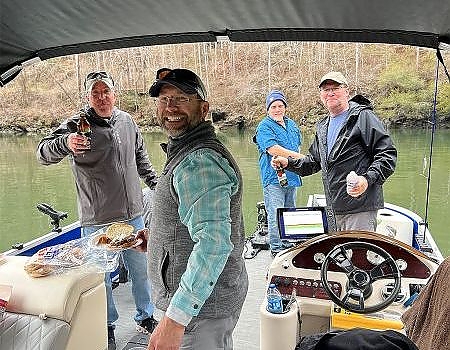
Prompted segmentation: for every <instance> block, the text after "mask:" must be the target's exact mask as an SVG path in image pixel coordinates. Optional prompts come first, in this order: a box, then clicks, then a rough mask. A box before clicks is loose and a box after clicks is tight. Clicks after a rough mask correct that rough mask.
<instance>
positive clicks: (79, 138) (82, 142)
mask: <svg viewBox="0 0 450 350" xmlns="http://www.w3.org/2000/svg"><path fill="white" fill-rule="evenodd" d="M67 147H69V149H70V150H71V151H72V153H73V154H75V155H79V154H83V153H84V152H86V151H89V150H90V149H91V141H90V139H89V138H88V137H86V136H83V135H79V134H77V133H76V132H73V133H71V134H69V136H67Z"/></svg>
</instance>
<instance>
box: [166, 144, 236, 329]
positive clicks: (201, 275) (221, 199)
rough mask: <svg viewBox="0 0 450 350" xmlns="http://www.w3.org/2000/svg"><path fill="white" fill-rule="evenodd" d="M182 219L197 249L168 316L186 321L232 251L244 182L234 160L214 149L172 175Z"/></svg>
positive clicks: (195, 155)
mask: <svg viewBox="0 0 450 350" xmlns="http://www.w3.org/2000/svg"><path fill="white" fill-rule="evenodd" d="M173 185H174V188H175V191H176V193H177V195H178V198H179V209H178V213H179V215H180V219H181V222H182V223H183V224H184V225H186V226H187V228H188V229H189V233H190V236H191V238H192V240H193V241H194V248H193V250H192V253H191V255H190V257H189V260H188V264H187V268H186V271H185V272H184V274H183V275H182V277H181V281H180V286H179V287H178V290H177V291H176V292H175V294H174V296H173V298H172V300H171V302H170V306H169V308H168V310H167V312H166V315H167V316H168V317H170V318H172V319H174V320H175V321H177V322H180V323H181V324H184V325H187V323H189V322H190V320H191V318H192V317H193V316H196V315H198V313H199V312H200V309H201V307H202V306H203V304H204V303H205V301H206V299H207V298H208V297H209V295H210V294H211V292H212V290H213V289H214V286H215V284H216V282H217V279H218V278H219V275H220V274H221V272H222V270H223V268H224V266H225V263H226V262H227V260H228V257H229V255H230V253H231V251H232V249H233V244H232V242H231V238H230V236H231V219H230V198H231V196H232V195H233V194H234V193H236V191H237V190H238V186H239V180H238V178H237V175H236V173H235V171H234V169H233V168H232V167H231V165H230V164H229V162H228V161H227V160H226V159H225V158H223V157H222V156H221V155H220V154H218V153H217V152H215V151H213V150H211V149H207V148H205V149H200V150H196V151H194V152H192V153H191V154H189V155H188V156H187V157H186V158H185V159H183V160H182V161H181V162H180V164H179V165H178V166H177V168H176V169H175V171H174V174H173Z"/></svg>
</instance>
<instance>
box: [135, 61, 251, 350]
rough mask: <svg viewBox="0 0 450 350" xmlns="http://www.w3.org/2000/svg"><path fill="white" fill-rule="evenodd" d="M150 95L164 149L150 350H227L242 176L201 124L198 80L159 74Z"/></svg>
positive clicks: (152, 244)
mask: <svg viewBox="0 0 450 350" xmlns="http://www.w3.org/2000/svg"><path fill="white" fill-rule="evenodd" d="M149 93H150V96H151V97H154V98H155V104H156V116H157V119H158V122H159V124H160V126H161V127H162V129H163V130H165V131H166V133H167V134H168V143H167V144H165V145H164V147H163V149H164V151H165V152H166V153H167V161H166V164H165V166H164V169H163V171H162V174H161V176H160V177H159V179H158V184H157V186H156V189H155V194H154V196H153V197H154V199H153V200H154V203H153V206H152V220H151V226H150V231H149V232H150V233H149V236H148V247H149V250H148V269H149V277H150V281H151V284H152V291H153V293H152V297H153V298H152V299H153V301H154V302H155V307H156V310H155V318H156V319H157V320H158V321H159V324H158V326H157V327H156V328H155V330H154V331H153V333H152V335H151V337H150V339H149V345H148V349H179V348H180V347H182V348H183V349H191V350H216V349H217V350H218V349H227V350H230V349H232V348H233V339H232V332H233V330H234V327H235V326H236V323H237V321H238V318H239V315H240V312H241V308H242V305H243V303H244V299H245V296H246V294H247V288H248V278H247V271H246V269H245V264H244V260H243V257H242V252H243V247H244V240H245V236H244V222H243V215H242V176H241V173H240V170H239V167H238V165H237V163H236V161H235V160H234V159H233V156H232V155H231V153H230V152H229V151H228V150H227V149H226V148H225V146H224V145H223V144H222V143H221V142H220V141H219V140H218V139H217V136H216V134H215V131H214V126H213V125H212V123H211V121H210V120H207V115H208V111H209V103H208V102H207V94H206V89H205V86H204V85H203V82H202V81H201V79H200V78H199V77H198V76H197V74H195V73H194V72H192V71H190V70H187V69H169V68H162V69H160V70H158V72H157V74H156V80H155V81H154V83H153V85H152V86H151V87H150V90H149ZM145 246H146V244H145V243H144V244H143V247H145Z"/></svg>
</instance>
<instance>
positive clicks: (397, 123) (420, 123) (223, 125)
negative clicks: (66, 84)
mask: <svg viewBox="0 0 450 350" xmlns="http://www.w3.org/2000/svg"><path fill="white" fill-rule="evenodd" d="M137 122H138V125H139V127H140V129H141V131H142V132H154V131H159V130H160V129H159V126H158V125H155V124H152V125H150V124H148V123H139V120H138V121H137ZM213 122H214V125H215V126H216V127H217V128H218V129H219V130H222V131H226V130H228V129H235V128H237V129H238V130H244V129H247V128H254V127H255V126H256V124H257V122H258V121H256V122H255V121H254V120H252V119H246V118H244V117H243V116H238V117H227V118H225V119H221V120H216V121H213ZM297 122H298V123H299V125H300V127H301V128H302V129H304V130H314V128H315V124H316V121H315V120H301V121H297ZM384 123H385V125H386V126H387V127H388V128H393V129H399V128H421V129H425V128H430V127H431V121H430V120H428V119H416V118H408V117H399V118H397V119H390V120H384ZM57 126H58V124H56V123H52V125H39V126H37V125H35V124H32V123H31V122H30V123H29V124H26V125H23V124H21V125H18V124H9V125H8V124H3V125H2V124H0V134H4V135H17V136H20V135H34V134H39V135H40V134H48V133H49V132H51V130H53V129H54V128H55V127H57ZM436 127H437V128H442V129H449V128H450V116H449V117H446V118H442V119H439V120H438V121H437V123H436Z"/></svg>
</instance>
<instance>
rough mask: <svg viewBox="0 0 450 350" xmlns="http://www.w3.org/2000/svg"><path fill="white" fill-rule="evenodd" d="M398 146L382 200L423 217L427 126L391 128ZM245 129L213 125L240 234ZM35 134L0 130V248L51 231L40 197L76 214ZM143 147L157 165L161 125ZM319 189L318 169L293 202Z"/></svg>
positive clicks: (69, 185)
mask: <svg viewBox="0 0 450 350" xmlns="http://www.w3.org/2000/svg"><path fill="white" fill-rule="evenodd" d="M391 134H392V137H393V139H394V142H395V144H396V145H397V148H398V151H399V158H398V162H397V169H396V172H395V173H394V175H393V176H391V177H390V178H389V180H388V181H387V182H386V184H385V185H384V193H385V200H386V201H387V202H390V203H394V204H397V205H400V206H403V207H406V208H408V209H410V210H412V211H414V212H416V213H418V214H419V215H421V216H422V217H425V203H426V201H425V199H426V192H427V172H426V171H425V170H424V169H426V165H429V163H430V161H429V149H430V146H429V143H430V138H431V135H430V132H429V131H427V130H409V129H403V130H392V131H391ZM252 135H253V131H252V130H246V131H244V132H239V131H237V130H227V131H226V132H219V136H220V138H221V140H222V141H223V142H224V143H225V144H226V145H227V146H228V147H229V148H230V149H231V152H232V153H233V154H234V156H235V158H236V160H237V162H238V164H239V166H240V168H241V171H242V174H243V178H244V219H245V227H246V231H247V234H251V233H252V232H253V231H254V228H255V226H256V216H257V209H256V203H257V202H258V201H262V192H261V184H260V180H259V171H258V165H257V159H258V154H257V151H256V147H255V146H254V144H253V143H252V141H251V138H252ZM39 138H40V137H38V136H0V189H1V192H0V233H1V240H0V252H1V251H5V250H7V249H9V247H11V245H12V244H14V243H17V242H26V241H28V240H30V239H32V238H36V237H38V236H40V235H42V234H45V233H47V232H48V231H50V227H51V225H50V220H49V218H48V217H47V216H45V215H43V214H42V213H40V212H39V211H38V210H37V209H36V204H38V203H42V202H44V203H47V204H50V205H51V206H53V207H54V208H56V209H57V210H59V211H64V212H67V213H68V218H67V219H66V220H64V221H63V224H69V223H71V222H73V221H75V220H77V212H76V210H77V209H76V195H75V186H74V182H73V178H72V173H71V170H70V168H69V164H68V162H67V160H64V161H63V162H61V163H60V164H57V165H52V166H48V167H45V166H41V165H39V164H38V162H37V161H36V157H35V148H36V145H37V143H38V142H39ZM144 138H145V142H146V144H147V149H148V152H149V154H150V157H151V160H152V162H153V164H154V165H155V168H156V169H157V171H158V172H159V171H160V170H161V168H162V166H163V164H164V159H165V157H164V154H163V152H162V151H161V149H160V146H159V144H160V143H161V142H163V141H165V139H166V137H165V135H164V134H163V133H160V132H154V133H147V134H144ZM311 139H312V135H310V134H305V135H304V146H303V149H302V151H303V152H306V149H307V147H308V146H309V143H310V140H311ZM449 149H450V130H437V133H436V135H435V142H434V149H433V164H432V171H431V183H430V184H431V185H430V201H429V209H428V221H429V228H430V230H431V232H432V234H433V236H434V238H435V240H436V242H437V243H438V246H439V247H440V249H441V251H442V253H443V255H444V256H448V255H450V242H449V234H448V227H449V226H450V218H449V217H450V204H449V194H450V157H448V150H449ZM310 193H322V183H321V179H320V174H315V175H312V176H309V177H305V178H304V186H303V187H302V188H301V190H300V191H299V192H298V199H297V205H298V206H301V205H305V204H306V200H307V195H308V194H310Z"/></svg>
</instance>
